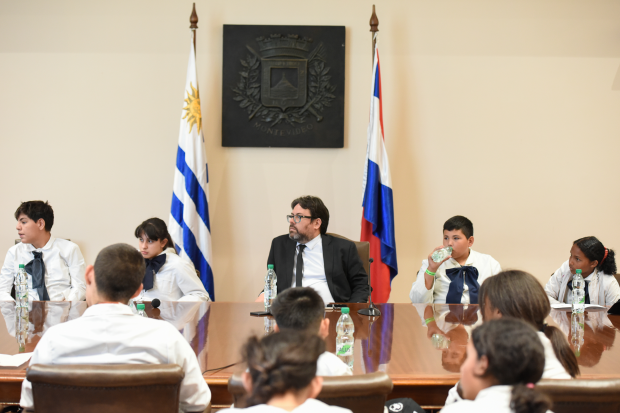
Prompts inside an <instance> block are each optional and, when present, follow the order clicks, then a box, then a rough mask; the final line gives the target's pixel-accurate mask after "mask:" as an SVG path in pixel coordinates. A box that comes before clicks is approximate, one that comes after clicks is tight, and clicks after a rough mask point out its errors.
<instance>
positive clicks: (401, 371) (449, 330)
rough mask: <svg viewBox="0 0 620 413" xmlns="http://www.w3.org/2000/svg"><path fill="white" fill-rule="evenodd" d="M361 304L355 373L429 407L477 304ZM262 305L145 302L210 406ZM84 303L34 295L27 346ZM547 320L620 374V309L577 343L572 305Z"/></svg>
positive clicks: (12, 372)
mask: <svg viewBox="0 0 620 413" xmlns="http://www.w3.org/2000/svg"><path fill="white" fill-rule="evenodd" d="M362 307H364V306H362V305H359V304H353V305H351V315H352V318H353V321H354V323H355V349H354V355H355V364H354V368H353V371H354V374H364V373H369V372H374V371H385V372H386V373H388V374H389V375H390V377H391V378H392V381H393V382H394V390H393V392H392V394H391V395H390V396H389V397H390V398H397V397H411V398H413V399H415V400H416V401H418V402H419V403H420V404H421V405H423V406H429V407H430V406H433V407H436V406H441V405H443V403H444V401H445V398H446V395H447V392H448V389H449V388H450V387H452V386H453V385H454V384H455V383H456V382H457V381H458V378H459V373H458V371H459V367H460V364H461V363H462V362H463V361H464V358H465V348H466V344H467V341H468V339H469V333H470V332H471V329H472V328H474V326H475V325H476V324H478V323H481V321H482V320H481V319H480V315H479V312H478V308H477V306H462V305H430V306H427V305H424V304H416V305H412V304H381V305H378V307H379V309H380V310H381V312H382V316H381V317H378V318H375V319H369V318H368V317H365V316H360V315H358V314H357V311H356V310H357V309H359V308H362ZM260 309H261V304H260V303H220V302H218V303H186V302H164V303H162V305H161V307H160V308H159V309H153V308H152V307H151V306H150V305H149V304H147V313H148V314H149V316H150V317H152V318H160V319H163V320H166V321H167V322H170V323H172V324H173V325H175V326H176V327H177V329H178V330H179V331H180V332H181V334H183V336H184V337H185V338H186V339H187V340H188V342H189V343H190V344H191V346H192V348H193V349H194V351H195V352H196V354H197V356H198V361H199V363H200V366H201V368H202V370H203V371H204V377H205V380H206V381H207V383H208V384H209V387H210V388H211V392H212V395H213V397H212V404H213V406H214V407H219V406H224V405H229V404H230V403H232V398H231V396H230V395H229V394H228V391H227V383H228V378H229V377H230V376H231V375H232V374H233V373H234V372H237V371H241V370H243V368H244V367H243V366H242V365H241V364H239V361H240V357H239V350H240V348H241V346H242V344H243V342H244V341H245V340H246V338H247V337H249V336H250V335H252V334H257V335H263V334H265V333H266V331H265V330H266V329H267V330H269V329H270V325H269V322H270V320H269V318H265V317H262V318H259V317H251V316H250V314H249V313H250V311H255V310H260ZM0 310H1V311H2V318H3V320H2V321H0V354H17V353H18V351H19V346H18V343H17V339H16V338H15V310H14V304H13V303H9V302H0ZM85 310H86V303H84V302H81V303H68V302H34V303H33V308H32V311H31V312H30V324H29V326H28V327H29V331H28V333H27V334H26V336H27V343H26V344H25V350H26V351H32V350H33V349H34V347H35V346H36V344H37V343H38V341H39V339H40V337H41V336H42V335H43V334H45V331H46V330H47V329H48V328H49V327H50V326H52V325H54V324H58V323H62V322H66V321H69V320H71V319H73V318H76V317H79V316H80V315H81V314H82V313H83V312H84V311H85ZM429 314H431V315H432V316H433V317H434V318H435V319H436V322H433V323H430V324H429V326H428V327H427V326H426V325H424V322H423V320H424V319H425V318H429V317H428V315H429ZM339 316H340V312H339V311H327V313H326V317H327V318H328V319H329V320H330V334H329V337H328V338H327V349H328V350H329V351H332V352H334V351H335V347H336V343H335V341H336V321H337V320H338V317H339ZM547 321H548V323H549V324H550V325H556V326H559V327H561V328H562V330H563V331H564V333H565V334H566V336H567V338H568V339H569V342H570V341H571V340H572V341H575V343H576V344H578V345H579V347H580V348H579V353H580V356H579V358H578V360H579V365H580V368H581V373H582V377H583V378H601V379H602V378H620V346H614V345H613V344H614V340H615V337H616V331H617V327H616V326H619V327H620V316H607V314H606V312H605V311H588V312H586V315H585V323H584V331H583V336H582V337H583V339H582V340H583V343H582V344H579V343H578V342H579V341H580V337H579V335H577V336H576V337H575V339H574V340H573V334H572V331H571V314H570V312H566V311H559V310H553V311H552V313H551V315H550V317H549V318H548V320H547ZM578 332H579V331H576V333H578ZM571 346H572V347H573V348H575V345H573V344H571ZM231 365H232V366H231ZM27 366H28V363H25V364H24V365H21V366H19V367H17V368H10V367H0V402H2V403H17V402H18V401H19V395H20V390H21V382H22V380H23V379H24V377H25V372H26V368H27Z"/></svg>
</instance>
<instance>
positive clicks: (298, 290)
mask: <svg viewBox="0 0 620 413" xmlns="http://www.w3.org/2000/svg"><path fill="white" fill-rule="evenodd" d="M271 314H272V315H273V317H274V318H275V319H276V324H278V328H279V329H280V330H281V331H284V330H295V331H305V332H307V333H309V334H310V333H314V334H316V333H317V332H318V331H319V327H320V325H321V321H322V320H323V318H324V317H325V303H324V302H323V299H322V298H321V296H320V295H319V294H318V293H317V292H316V291H314V289H312V288H310V287H295V288H287V289H286V290H284V291H283V292H281V293H280V294H278V295H277V296H276V299H275V300H273V303H272V305H271Z"/></svg>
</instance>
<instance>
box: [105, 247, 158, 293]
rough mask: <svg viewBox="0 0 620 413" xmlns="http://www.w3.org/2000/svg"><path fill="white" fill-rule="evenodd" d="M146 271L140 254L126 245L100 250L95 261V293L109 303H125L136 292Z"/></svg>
mask: <svg viewBox="0 0 620 413" xmlns="http://www.w3.org/2000/svg"><path fill="white" fill-rule="evenodd" d="M145 271H146V264H145V263H144V258H143V257H142V254H140V252H139V251H138V250H137V249H135V248H134V247H132V246H130V245H127V244H113V245H110V246H108V247H105V248H104V249H102V250H101V251H100V252H99V254H98V255H97V259H96V260H95V283H96V285H97V291H98V292H99V294H101V295H102V296H103V297H104V298H106V299H107V300H109V301H118V302H121V303H126V302H127V301H129V299H130V298H131V296H132V295H133V294H134V293H135V292H136V290H137V289H138V287H140V283H142V279H143V278H144V273H145Z"/></svg>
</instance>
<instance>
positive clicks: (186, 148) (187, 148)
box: [168, 43, 215, 300]
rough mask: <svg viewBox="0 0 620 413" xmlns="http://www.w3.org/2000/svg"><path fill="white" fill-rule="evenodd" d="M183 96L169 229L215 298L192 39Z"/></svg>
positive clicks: (205, 160) (207, 192)
mask: <svg viewBox="0 0 620 413" xmlns="http://www.w3.org/2000/svg"><path fill="white" fill-rule="evenodd" d="M184 98H185V100H184V104H183V110H182V112H181V128H180V131H179V148H178V150H177V162H176V169H175V171H174V184H173V188H172V207H171V209H170V218H169V220H168V222H169V223H168V230H169V232H170V235H172V239H173V241H174V242H175V244H176V245H175V247H176V250H177V252H178V253H179V255H180V256H181V257H182V258H185V259H188V260H190V261H191V262H193V263H194V266H195V267H196V269H197V270H198V271H199V272H200V279H201V280H202V283H203V284H204V286H205V288H206V290H207V292H208V293H209V296H210V297H211V299H212V300H215V291H214V286H213V271H212V270H211V263H212V256H211V222H210V221H209V172H208V168H207V154H206V152H205V143H204V136H203V131H202V115H201V111H200V94H199V93H198V79H197V76H196V53H195V50H194V45H193V43H191V47H190V52H189V64H188V66H187V79H186V81H185V92H184Z"/></svg>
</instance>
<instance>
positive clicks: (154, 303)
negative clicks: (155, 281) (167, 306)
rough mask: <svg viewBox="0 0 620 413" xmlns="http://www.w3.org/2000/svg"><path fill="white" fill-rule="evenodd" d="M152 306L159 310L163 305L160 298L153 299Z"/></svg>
mask: <svg viewBox="0 0 620 413" xmlns="http://www.w3.org/2000/svg"><path fill="white" fill-rule="evenodd" d="M151 305H152V306H153V308H159V306H160V305H161V301H159V298H153V301H151Z"/></svg>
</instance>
